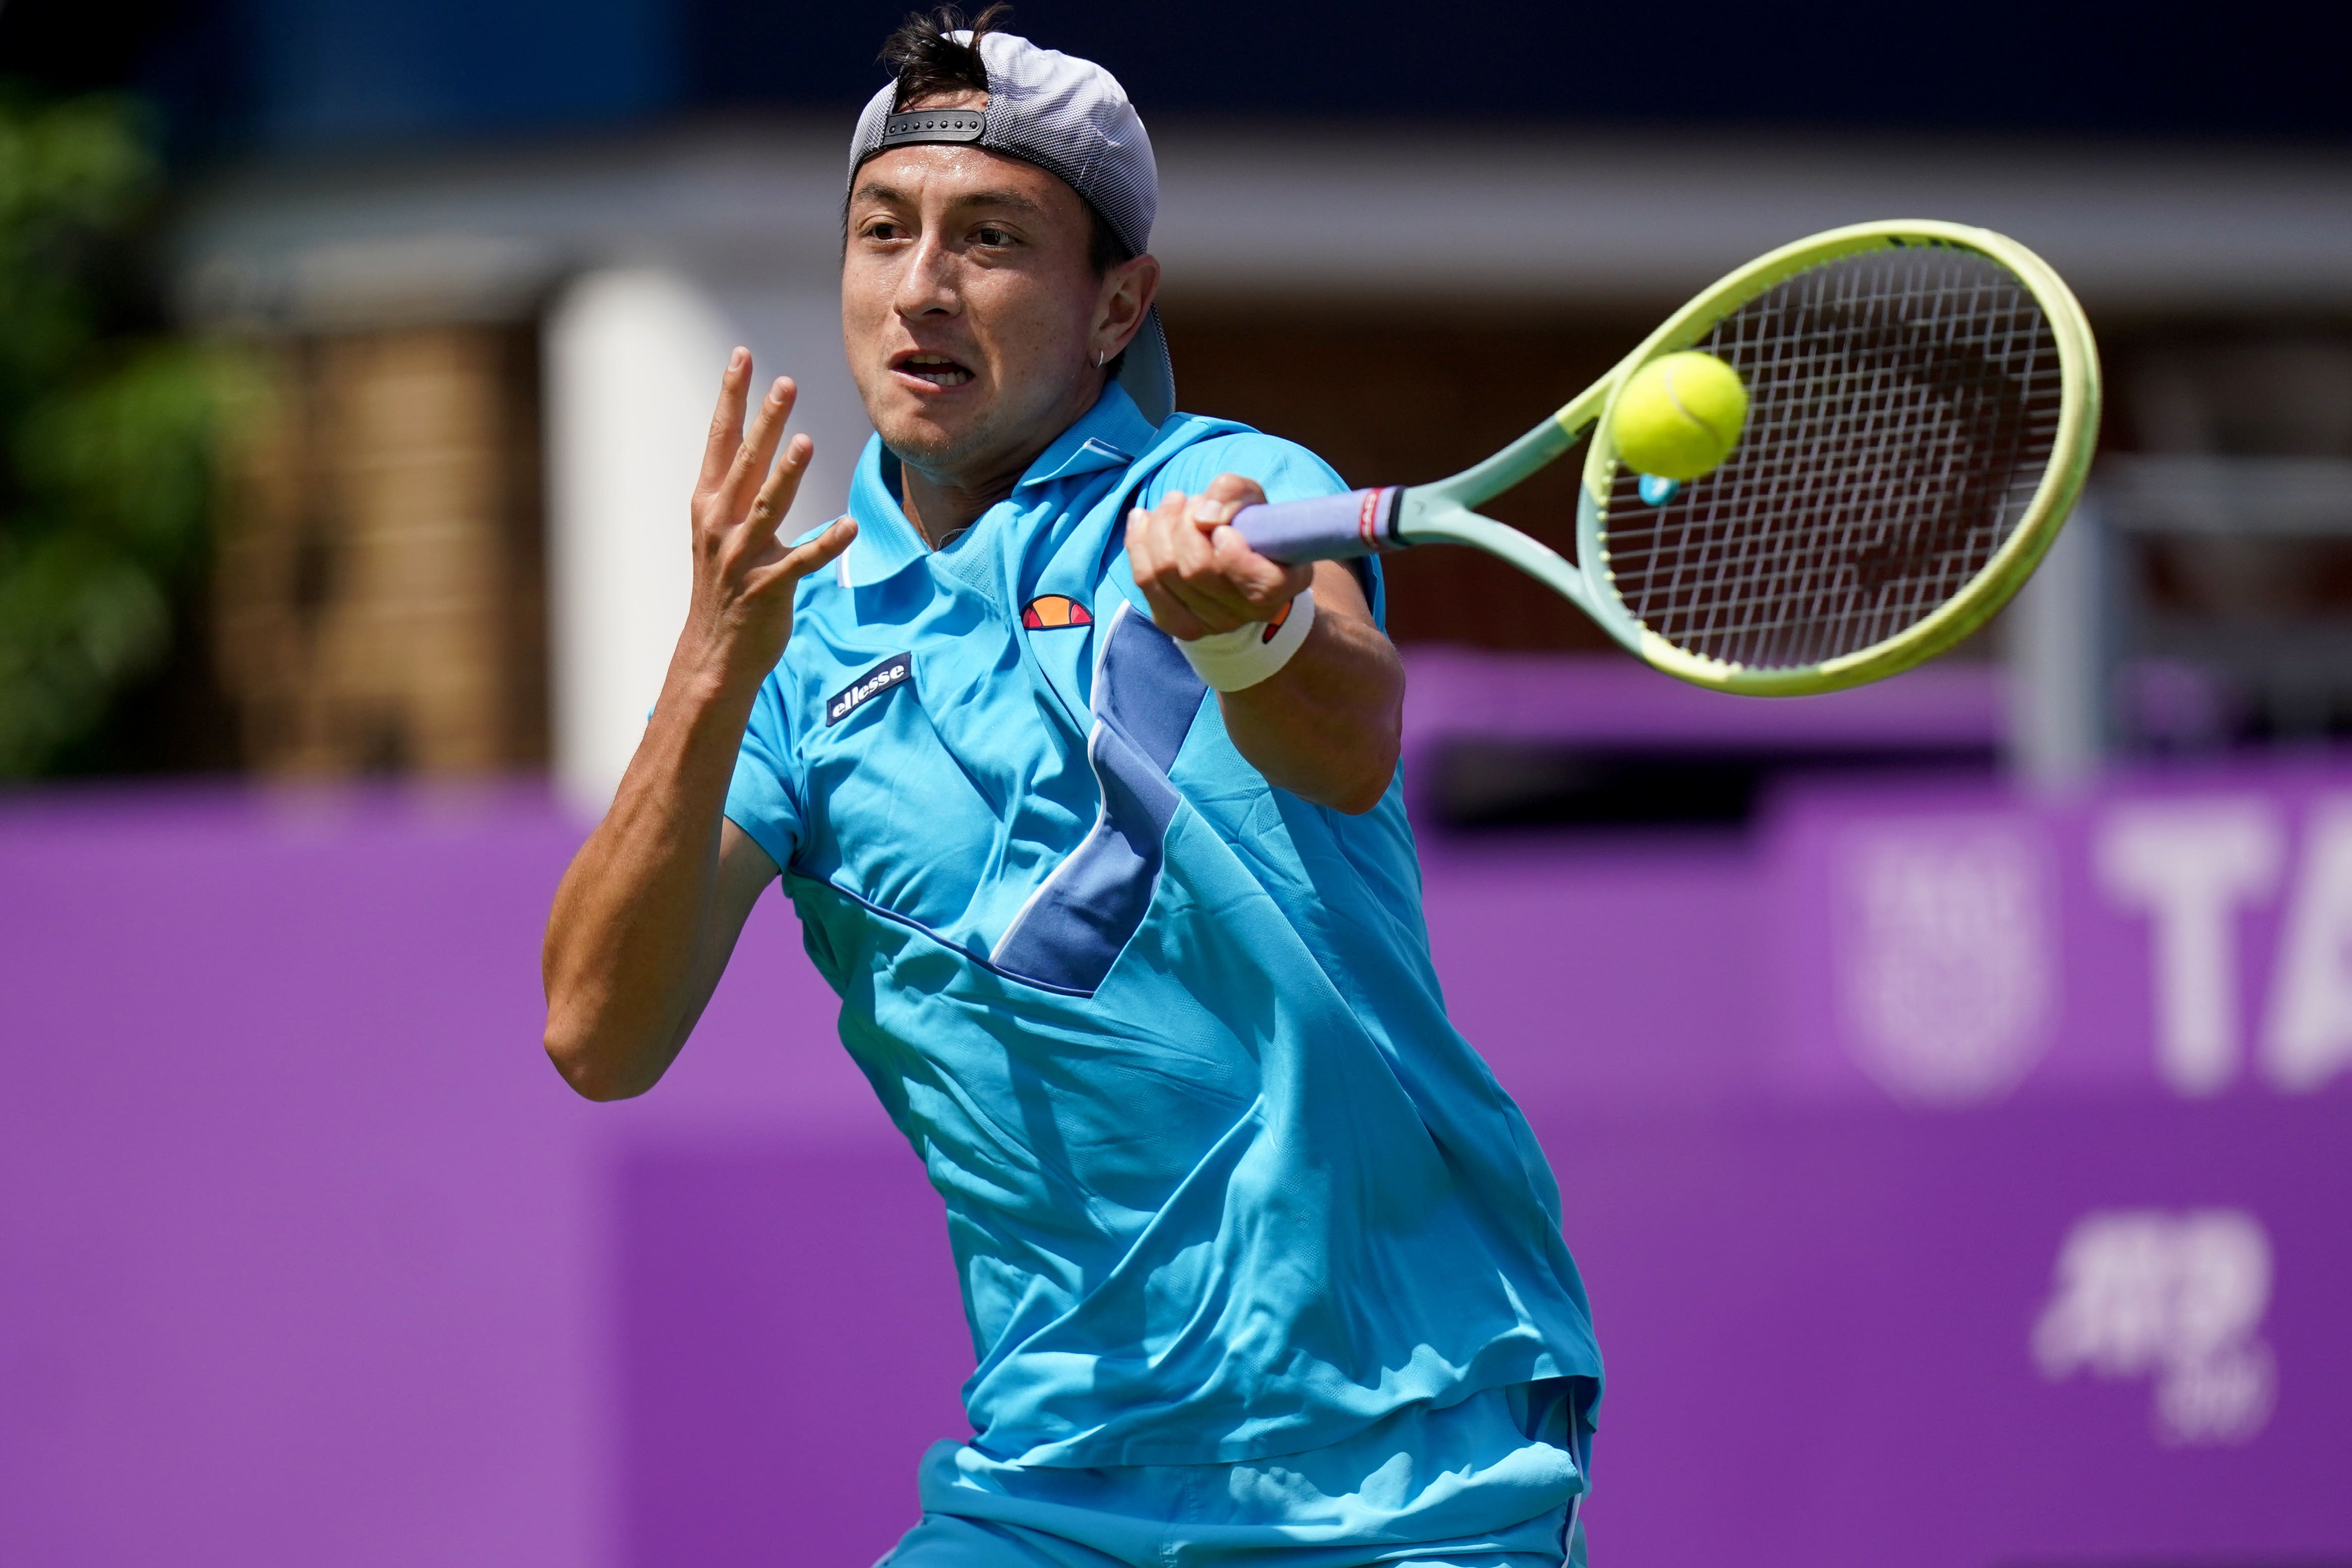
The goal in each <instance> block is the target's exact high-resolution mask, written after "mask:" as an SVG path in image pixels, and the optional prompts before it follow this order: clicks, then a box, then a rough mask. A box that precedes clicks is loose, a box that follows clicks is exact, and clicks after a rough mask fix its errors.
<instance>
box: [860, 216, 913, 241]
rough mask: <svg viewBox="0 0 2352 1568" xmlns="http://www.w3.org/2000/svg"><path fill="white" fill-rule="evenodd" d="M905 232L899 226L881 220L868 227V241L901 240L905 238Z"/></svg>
mask: <svg viewBox="0 0 2352 1568" xmlns="http://www.w3.org/2000/svg"><path fill="white" fill-rule="evenodd" d="M905 232H906V231H904V230H903V229H901V228H899V226H898V225H897V224H894V223H889V222H886V221H884V220H880V219H877V220H876V221H875V222H873V223H870V224H867V225H866V238H867V239H899V238H902V237H904V235H905Z"/></svg>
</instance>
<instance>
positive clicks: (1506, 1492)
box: [877, 1382, 1589, 1568]
mask: <svg viewBox="0 0 2352 1568" xmlns="http://www.w3.org/2000/svg"><path fill="white" fill-rule="evenodd" d="M1566 1388H1567V1385H1566V1384H1565V1383H1564V1382H1562V1383H1553V1384H1534V1385H1528V1384H1523V1385H1518V1386H1517V1387H1512V1388H1497V1389H1490V1390H1488V1391H1487V1392H1486V1393H1483V1394H1477V1395H1473V1396H1471V1397H1470V1398H1468V1399H1465V1400H1464V1401H1463V1402H1462V1403H1460V1404H1459V1405H1453V1406H1447V1407H1446V1408H1444V1409H1442V1410H1432V1409H1429V1408H1427V1407H1426V1406H1410V1407H1408V1408H1406V1409H1404V1410H1401V1411H1398V1412H1397V1413H1396V1414H1394V1415H1392V1416H1389V1417H1388V1418H1387V1419H1385V1420H1382V1421H1380V1422H1377V1423H1375V1424H1374V1425H1372V1426H1370V1427H1367V1428H1365V1429H1364V1430H1363V1431H1361V1432H1359V1433H1357V1434H1356V1435H1355V1436H1354V1437H1349V1438H1348V1439H1346V1440H1345V1441H1343V1442H1339V1443H1335V1444H1333V1445H1331V1446H1330V1447H1329V1448H1315V1449H1310V1450H1308V1451H1307V1452H1306V1453H1300V1454H1281V1455H1276V1456H1273V1457H1270V1458H1260V1459H1249V1460H1245V1461H1243V1462H1242V1463H1239V1464H1210V1465H1135V1466H1116V1467H1106V1468H1100V1469H1045V1468H1043V1467H1024V1466H1019V1465H1008V1464H1001V1463H998V1462H997V1461H995V1460H992V1459H990V1458H986V1457H985V1456H983V1455H982V1454H980V1453H977V1452H975V1451H974V1450H973V1449H971V1448H967V1447H965V1446H964V1445H962V1444H961V1443H936V1444H933V1445H932V1447H931V1449H930V1451H929V1453H927V1454H926V1455H924V1456H923V1462H922V1469H921V1495H922V1502H923V1517H922V1521H921V1522H920V1523H919V1524H917V1525H916V1526H915V1528H914V1529H912V1530H910V1531H908V1532H907V1534H906V1536H905V1538H904V1539H902V1540H901V1541H900V1542H898V1547H897V1548H896V1549H895V1550H893V1551H892V1552H890V1554H889V1555H888V1556H887V1557H885V1558H883V1559H882V1563H881V1564H879V1565H877V1568H1244V1565H1247V1568H1259V1565H1263V1568H1368V1565H1369V1564H1372V1563H1413V1564H1419V1565H1421V1568H1440V1565H1444V1568H1560V1564H1561V1563H1563V1562H1567V1563H1571V1564H1574V1565H1576V1568H1581V1565H1582V1563H1583V1562H1584V1544H1583V1531H1582V1528H1581V1526H1580V1524H1579V1523H1578V1521H1577V1511H1578V1509H1579V1506H1580V1504H1581V1502H1582V1501H1583V1498H1584V1494H1585V1490H1586V1478H1585V1458H1586V1455H1587V1454H1588V1453H1589V1446H1588V1443H1587V1441H1586V1432H1587V1429H1586V1428H1584V1427H1582V1425H1581V1424H1580V1422H1578V1421H1577V1420H1576V1417H1575V1413H1574V1412H1573V1411H1571V1410H1570V1407H1569V1401H1568V1397H1567V1394H1566Z"/></svg>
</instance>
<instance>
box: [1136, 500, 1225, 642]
mask: <svg viewBox="0 0 2352 1568" xmlns="http://www.w3.org/2000/svg"><path fill="white" fill-rule="evenodd" d="M1163 505H1164V503H1163ZM1161 521H1162V520H1161V519H1160V517H1158V516H1157V515H1156V514H1154V513H1151V512H1148V511H1146V510H1144V509H1143V508H1142V507H1136V508H1135V509H1134V510H1133V511H1130V512H1129V513H1128V515H1127V560H1128V565H1129V567H1131V568H1133V569H1134V571H1135V585H1136V587H1138V588H1139V589H1141V590H1142V591H1143V597H1144V600H1145V601H1146V602H1147V603H1149V604H1150V606H1151V619H1152V622H1153V623H1154V624H1155V625H1157V626H1158V627H1159V628H1160V630H1161V631H1162V632H1167V633H1168V634H1169V635H1170V636H1171V637H1181V638H1183V639H1185V640H1186V641H1188V642H1189V641H1191V640H1192V638H1194V637H1198V636H1200V635H1201V634H1202V632H1206V631H1207V630H1208V628H1207V627H1206V626H1203V625H1202V624H1201V621H1200V618H1199V617H1198V616H1196V615H1194V614H1193V613H1192V611H1191V610H1190V609H1188V608H1187V607H1186V606H1185V605H1184V604H1183V603H1182V602H1181V601H1179V600H1178V599H1177V598H1176V597H1175V595H1173V594H1171V592H1169V591H1168V589H1167V587H1166V585H1165V583H1164V581H1163V579H1164V577H1165V575H1166V572H1165V566H1166V544H1167V541H1166V538H1165V533H1166V530H1165V528H1163V527H1162V526H1161Z"/></svg>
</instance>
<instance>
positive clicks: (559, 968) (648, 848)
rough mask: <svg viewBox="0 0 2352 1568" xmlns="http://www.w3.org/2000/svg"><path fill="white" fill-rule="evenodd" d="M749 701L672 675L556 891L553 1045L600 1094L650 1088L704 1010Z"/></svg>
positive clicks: (550, 968)
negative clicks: (698, 986)
mask: <svg viewBox="0 0 2352 1568" xmlns="http://www.w3.org/2000/svg"><path fill="white" fill-rule="evenodd" d="M755 690H756V688H755ZM751 695H752V694H751V693H742V692H732V691H727V690H723V689H719V688H717V687H715V686H712V685H706V684H703V683H698V682H695V681H692V680H676V679H674V680H673V681H672V682H671V685H670V688H669V689H666V690H665V691H664V693H663V697H662V701H661V704H660V706H658V707H657V708H656V710H655V713H654V716H653V719H652V721H651V722H650V723H649V724H648V725H647V726H646V737H645V740H644V741H643V742H642V743H641V744H640V745H639V746H638V747H637V752H636V755H635V758H632V759H631V760H630V763H629V769H628V772H627V773H626V774H625V776H624V777H623V779H622V780H621V788H620V789H619V792H618V793H617V794H616V795H615V796H614V800H613V808H612V810H610V811H608V812H606V813H605V816H604V821H603V822H601V823H599V824H598V825H597V828H596V831H594V832H593V833H592V834H590V835H589V838H588V841H587V842H586V843H585V844H583V846H582V847H581V850H580V853H579V854H578V855H577V856H576V857H574V859H573V860H572V867H571V869H570V870H569V871H568V872H566V873H564V877H563V883H562V886H561V887H559V888H558V889H557V890H556V894H555V907H554V911H553V913H552V914H551V915H550V917H549V920H548V925H547V943H546V947H545V949H544V952H543V954H542V958H541V963H542V969H543V973H544V977H545V980H546V984H547V1050H548V1054H549V1055H550V1056H551V1057H552V1058H553V1059H554V1061H555V1064H556V1065H557V1067H559V1068H560V1069H562V1072H563V1075H564V1077H565V1078H566V1079H568V1080H569V1081H570V1082H571V1083H572V1087H573V1088H575V1089H577V1090H579V1091H580V1092H582V1093H583V1094H585V1095H588V1096H589V1097H590V1098H592V1099H598V1100H609V1099H617V1098H621V1097H623V1096H625V1095H630V1094H637V1093H642V1092H644V1091H645V1090H646V1089H647V1088H650V1087H651V1086H652V1085H653V1083H654V1082H655V1080H656V1079H658V1078H659V1077H660V1076H661V1074H662V1071H663V1070H664V1069H665V1068H667V1066H668V1065H669V1062H670V1059H671V1058H672V1057H673V1056H675V1055H676V1054H677V1048H678V1046H679V1044H680V1043H682V1040H681V1036H682V1034H683V1032H684V1030H683V1026H684V1023H685V1021H686V1019H687V1016H688V1012H689V1009H691V1010H697V1011H698V1010H699V1009H698V1007H696V1005H695V1004H696V1003H697V1002H698V999H699V998H698V997H697V996H696V994H695V980H696V977H697V969H698V957H699V956H700V955H701V954H702V952H703V950H704V948H705V947H706V946H707V945H708V940H709V928H710V925H711V912H712V905H713V902H714V897H715V894H716V892H717V889H718V885H719V829H720V813H721V810H722V809H723V808H724V806H725V803H726V798H727V785H728V780H729V779H730V777H731V775H732V772H733V768H734V760H735V753H736V748H737V747H739V746H740V744H741V741H742V736H743V727H744V724H745V722H746V720H747V719H748V718H749V716H750V714H751Z"/></svg>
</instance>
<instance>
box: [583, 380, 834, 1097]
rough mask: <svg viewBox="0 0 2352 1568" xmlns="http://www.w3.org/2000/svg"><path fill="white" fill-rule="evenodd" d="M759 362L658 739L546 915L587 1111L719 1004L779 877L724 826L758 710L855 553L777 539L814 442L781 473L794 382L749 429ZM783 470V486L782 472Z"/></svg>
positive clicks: (702, 538)
mask: <svg viewBox="0 0 2352 1568" xmlns="http://www.w3.org/2000/svg"><path fill="white" fill-rule="evenodd" d="M750 382H751V356H750V355H749V354H747V353H745V352H744V351H743V350H740V349H738V350H735V353H734V356H733V357H732V358H731V359H730V361H729V362H728V367H727V375H726V379H725V381H724V382H722V383H721V386H720V391H719V409H718V413H717V414H716V415H715V416H714V417H713V419H712V421H711V427H710V439H709V444H708V446H707V447H706V448H705V450H704V454H703V465H702V475H701V477H700V479H699V480H698V482H697V484H696V486H695V493H694V503H693V519H694V529H693V548H694V591H693V596H692V599H691V601H690V602H689V607H688V613H687V622H686V629H685V630H684V631H683V632H680V633H679V635H678V641H677V651H676V652H675V653H672V655H671V657H670V664H669V673H668V674H667V677H666V678H665V679H664V681H663V683H662V693H661V699H660V701H659V703H658V704H656V706H655V709H654V715H653V717H652V719H651V720H650V721H649V722H648V723H647V724H646V736H645V739H644V740H643V741H641V742H639V744H638V746H637V750H636V755H635V757H633V758H631V759H630V761H629V768H628V771H627V772H626V773H625V775H623V777H622V779H621V787H620V789H619V791H618V793H617V794H616V795H615V796H614V800H613V808H612V810H609V811H607V812H606V813H605V815H604V821H602V822H600V823H598V824H597V827H596V831H594V832H593V833H591V834H590V835H589V837H588V841H587V842H586V843H585V844H583V845H582V846H581V849H580V852H579V854H578V855H576V856H574V857H573V859H572V866H571V869H570V870H569V871H567V872H565V873H564V875H563V882H562V885H561V886H560V887H558V888H557V889H556V894H555V907H554V909H553V910H552V912H551V914H550V915H549V916H548V921H547V940H546V944H545V946H544V947H543V949H542V951H541V975H542V977H543V979H544V981H545V983H546V987H547V1037H546V1043H547V1053H548V1055H549V1056H550V1057H551V1058H552V1059H553V1061H554V1062H555V1065H556V1067H557V1068H558V1070H560V1071H562V1074H563V1076H564V1078H565V1079H566V1080H567V1081H568V1082H570V1083H571V1084H572V1087H573V1088H574V1089H577V1090H578V1091H579V1092H581V1093H583V1094H584V1095H586V1096H588V1097H589V1098H590V1099H592V1100H617V1099H622V1098H625V1097H626V1096H628V1095H632V1094H642V1093H644V1092H646V1090H647V1089H650V1088H652V1087H653V1085H654V1083H655V1082H656V1081H657V1080H658V1079H659V1078H660V1077H661V1075H662V1073H663V1072H664V1071H667V1069H668V1067H669V1064H670V1062H671V1061H672V1060H673V1059H675V1058H676V1056H677V1052H678V1050H679V1048H680V1047H681V1046H683V1045H684V1044H685V1042H686V1037H687V1035H688V1033H689V1032H690V1031H691V1030H693V1028H694V1023H695V1020H696V1019H698V1018H699V1017H700V1016H701V1014H702V1009H703V1007H704V1005H705V1004H706V1003H708V1002H709V999H710V993H711V991H712V990H713V989H714V988H716V987H717V986H718V984H719V975H720V973H721V972H723V971H724V969H725V968H726V967H727V958H728V956H729V955H730V953H731V952H732V951H733V950H734V946H735V939H736V937H737V936H738V935H739V934H740V932H741V930H742V928H743V921H744V919H745V917H746V916H747V915H750V913H751V904H752V902H753V900H754V899H755V898H756V897H757V896H758V894H759V892H760V889H761V888H762V887H764V886H765V885H767V883H769V882H770V881H772V879H773V878H774V877H775V875H776V866H775V863H774V862H772V860H770V859H769V857H768V855H767V853H766V852H764V851H762V850H761V848H760V846H759V845H758V844H757V843H755V842H754V841H752V840H751V838H750V837H749V836H748V835H747V834H745V833H743V832H742V831H741V830H740V829H738V828H736V827H735V826H734V824H732V823H730V822H728V821H726V820H725V819H724V817H723V815H722V810H723V808H724V807H725V805H726V801H727V786H728V782H729V780H730V779H731V778H732V777H733V773H734V766H735V754H736V751H737V749H738V748H739V747H740V746H741V745H742V741H743V729H744V727H745V725H747V724H748V723H749V722H750V720H751V704H752V701H753V699H754V698H755V697H756V696H757V695H758V694H759V689H760V683H761V681H762V680H764V679H765V678H766V676H767V674H768V672H769V671H770V670H772V669H773V668H774V667H775V664H776V661H777V660H778V659H780V658H781V657H782V656H783V650H784V644H785V643H786V641H787V640H788V639H789V638H790V637H791V635H792V615H793V589H794V588H795V587H796V586H797V585H798V583H799V581H800V580H801V579H802V578H803V577H805V576H807V575H808V574H809V573H810V572H812V571H814V570H817V569H818V568H820V567H822V566H824V564H825V563H826V562H828V561H830V560H832V559H834V558H835V556H837V555H839V554H840V553H841V552H842V550H843V549H846V548H847V547H848V544H849V541H850V539H851V538H853V537H855V535H856V528H855V526H854V525H850V524H846V523H840V524H835V526H834V527H833V528H828V529H827V530H826V531H825V532H824V534H823V535H821V536H820V537H818V538H815V539H813V540H811V541H810V542H809V543H807V544H805V545H803V546H801V547H800V548H798V549H784V548H783V546H782V543H781V542H780V541H779V540H778V538H777V537H776V532H777V528H778V525H779V524H781V523H782V520H783V517H784V513H785V511H786V510H787V509H788V508H789V507H791V505H792V500H793V493H794V492H795V491H796V490H797V489H798V487H799V486H800V480H801V476H802V475H803V473H805V472H806V471H807V468H808V460H809V455H810V451H811V447H810V444H809V441H808V438H807V437H806V436H794V437H793V440H792V443H791V444H790V445H789V446H787V447H785V448H784V452H783V460H782V462H780V463H779V462H776V455H777V448H778V446H779V445H780V444H782V438H783V430H784V420H785V418H786V416H787V415H789V414H790V413H791V412H792V405H793V384H792V382H789V381H784V380H781V379H780V380H778V381H777V382H775V383H774V385H773V386H772V387H771V388H770V389H769V392H768V394H767V396H766V398H765V399H763V400H762V402H761V405H760V409H759V412H758V413H757V414H756V415H755V416H754V417H753V419H752V421H751V429H750V431H749V432H748V433H746V431H745V430H744V427H743V416H744V412H745V402H746V396H747V392H746V389H747V388H748V387H749V385H750ZM771 465H773V468H772V470H771Z"/></svg>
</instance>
